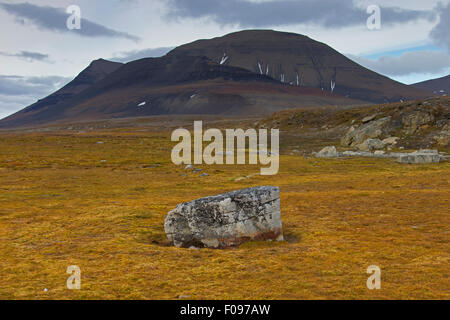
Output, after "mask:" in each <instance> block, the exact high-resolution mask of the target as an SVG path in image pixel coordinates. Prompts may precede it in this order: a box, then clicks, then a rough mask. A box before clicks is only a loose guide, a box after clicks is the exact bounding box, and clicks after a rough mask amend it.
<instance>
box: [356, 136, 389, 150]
mask: <svg viewBox="0 0 450 320" xmlns="http://www.w3.org/2000/svg"><path fill="white" fill-rule="evenodd" d="M384 146H385V144H384V143H383V142H382V141H381V140H380V139H367V140H366V141H364V142H363V143H361V144H359V145H358V146H357V148H358V149H359V150H361V151H372V150H379V149H383V148H384Z"/></svg>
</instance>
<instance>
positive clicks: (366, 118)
mask: <svg viewBox="0 0 450 320" xmlns="http://www.w3.org/2000/svg"><path fill="white" fill-rule="evenodd" d="M376 117H377V114H374V115H371V116H368V117H365V118H364V119H362V123H367V122H370V121H372V120H375V118H376Z"/></svg>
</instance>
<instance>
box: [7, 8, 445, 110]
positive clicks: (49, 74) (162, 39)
mask: <svg viewBox="0 0 450 320" xmlns="http://www.w3.org/2000/svg"><path fill="white" fill-rule="evenodd" d="M374 5H375V6H377V7H378V8H380V11H379V12H380V19H379V20H370V21H371V22H378V21H379V22H380V24H379V28H376V29H374V28H369V27H368V22H367V20H368V19H369V18H370V17H371V16H372V15H373V13H374V11H369V13H368V8H370V6H374ZM73 6H77V8H79V13H80V17H81V19H80V29H76V28H75V29H74V28H70V29H69V28H68V22H69V26H76V21H77V20H76V19H73V15H72V14H73V13H74V12H75V13H76V12H77V11H73ZM68 9H71V10H68ZM68 20H69V21H68ZM243 29H273V30H278V31H287V32H295V33H300V34H304V35H307V36H309V37H310V38H313V39H315V40H317V41H320V42H324V43H326V44H328V45H330V46H331V47H333V48H334V49H336V50H338V51H339V52H341V53H343V54H345V55H346V56H347V57H349V58H350V59H352V60H354V61H356V62H357V63H359V64H361V65H363V66H365V67H367V68H369V69H372V70H374V71H376V72H378V73H381V74H383V75H386V76H388V77H390V78H392V79H395V80H397V81H401V82H403V83H406V84H411V83H415V82H419V81H424V80H428V79H433V78H438V77H442V76H446V75H448V74H450V54H449V50H450V33H449V32H448V31H449V30H450V0H441V1H439V0H426V1H424V0H28V1H22V0H0V118H3V117H5V116H7V115H10V114H12V113H14V112H16V111H18V110H20V109H22V108H24V107H26V106H27V105H29V104H31V103H34V102H35V101H36V100H38V99H41V98H43V97H45V96H47V95H48V94H50V93H52V92H54V91H55V90H57V89H59V88H61V87H62V86H63V85H65V84H66V83H68V82H69V81H70V80H71V79H73V78H74V77H75V76H76V75H77V74H78V73H80V72H81V71H82V70H83V69H84V68H86V67H87V66H88V65H89V63H90V62H91V61H92V60H96V59H99V58H104V59H109V60H114V61H119V62H128V61H132V60H135V59H139V58H143V57H156V56H161V55H164V54H165V53H167V52H168V51H169V50H170V49H171V48H173V47H176V46H178V45H181V44H184V43H188V42H192V41H195V40H197V39H207V38H213V37H217V36H222V35H225V34H228V33H230V32H235V31H239V30H243Z"/></svg>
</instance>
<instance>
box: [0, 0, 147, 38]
mask: <svg viewBox="0 0 450 320" xmlns="http://www.w3.org/2000/svg"><path fill="white" fill-rule="evenodd" d="M0 8H2V9H3V10H5V11H6V12H7V13H9V14H10V15H13V16H15V17H16V20H17V22H19V23H21V24H25V23H26V22H29V23H31V24H34V25H35V26H37V27H38V28H41V29H44V30H49V31H53V32H74V33H76V34H78V35H80V36H85V37H110V38H124V39H128V40H133V41H139V40H140V38H139V37H137V36H134V35H130V34H128V33H125V32H120V31H116V30H113V29H109V28H107V27H105V26H102V25H100V24H97V23H94V22H91V21H89V20H88V19H85V18H83V15H82V16H81V17H82V20H81V29H80V30H76V29H74V30H69V29H68V28H67V19H68V18H69V15H68V14H67V13H66V12H65V10H63V9H60V8H54V7H49V6H36V5H33V4H30V3H28V2H26V3H3V2H0Z"/></svg>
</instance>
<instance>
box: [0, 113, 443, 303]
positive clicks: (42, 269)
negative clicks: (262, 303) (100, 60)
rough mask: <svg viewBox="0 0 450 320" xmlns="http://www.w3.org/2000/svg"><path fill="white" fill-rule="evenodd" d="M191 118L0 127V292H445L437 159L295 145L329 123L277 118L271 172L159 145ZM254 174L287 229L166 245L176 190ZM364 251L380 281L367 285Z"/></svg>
mask: <svg viewBox="0 0 450 320" xmlns="http://www.w3.org/2000/svg"><path fill="white" fill-rule="evenodd" d="M209 120H210V122H209V124H210V126H214V127H219V128H229V127H231V128H232V127H236V128H246V127H249V126H252V124H253V123H254V121H255V119H236V118H229V119H224V120H221V121H217V120H214V121H213V120H212V119H209ZM130 121H131V120H130ZM189 123H190V124H191V126H192V123H193V122H191V120H190V119H185V120H184V122H171V121H170V119H168V118H164V117H162V118H156V119H155V118H153V119H151V120H145V119H140V120H136V122H135V123H133V124H132V125H131V124H129V123H127V122H126V121H123V122H120V125H117V123H116V125H110V123H108V122H105V123H102V122H98V123H95V124H88V123H84V124H79V125H73V126H70V127H65V128H61V127H60V128H50V129H48V128H47V129H42V130H28V131H27V130H25V131H5V132H1V133H0V181H1V184H0V270H1V272H0V298H1V299H180V298H181V299H183V298H187V299H449V298H450V293H449V288H450V279H449V262H450V254H449V253H450V243H449V242H450V237H449V226H450V219H449V208H450V185H449V176H450V175H449V173H450V164H449V162H442V163H440V164H425V165H402V164H397V163H396V162H395V160H394V159H371V158H351V159H349V158H340V159H316V158H312V157H310V156H307V155H306V153H305V154H301V153H296V152H293V149H301V148H302V147H304V148H305V150H316V151H318V150H320V148H321V147H322V146H325V145H333V144H334V145H338V144H339V137H338V136H337V135H333V134H332V135H331V136H329V137H327V138H321V139H319V138H317V137H316V136H302V135H298V134H290V133H288V132H287V131H282V132H281V135H280V142H281V155H280V171H279V174H278V175H276V176H261V175H259V169H260V168H259V166H252V165H234V166H229V165H220V166H219V165H213V166H206V165H202V166H199V168H200V169H202V170H203V171H202V172H192V171H191V170H185V169H184V166H176V165H174V164H172V162H171V157H170V153H171V149H172V147H173V146H174V145H175V144H176V143H173V142H171V141H170V134H171V132H172V130H173V129H174V128H176V127H179V126H180V125H182V126H185V127H189ZM308 152H309V151H308ZM201 173H207V174H208V176H203V177H201ZM260 185H274V186H279V187H280V188H281V211H282V220H283V227H284V235H285V240H286V241H283V242H280V243H275V242H249V243H246V244H244V245H241V246H240V247H238V248H234V249H227V250H210V249H201V250H195V249H180V248H175V247H171V246H169V245H168V240H167V238H166V236H165V233H164V218H165V216H166V214H167V212H168V211H170V210H172V209H173V208H174V207H175V206H176V205H177V204H178V203H181V202H185V201H189V200H193V199H196V198H200V197H204V196H208V195H215V194H219V193H223V192H227V191H231V190H236V189H242V188H247V187H253V186H260ZM70 265H78V266H79V267H80V268H81V290H69V289H67V287H66V280H67V278H68V277H69V275H68V274H66V269H67V267H68V266H70ZM371 265H378V266H379V267H380V268H381V271H382V273H381V289H380V290H368V288H367V287H366V281H367V278H368V277H369V275H368V274H366V270H367V267H369V266H371ZM45 289H47V290H45Z"/></svg>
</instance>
